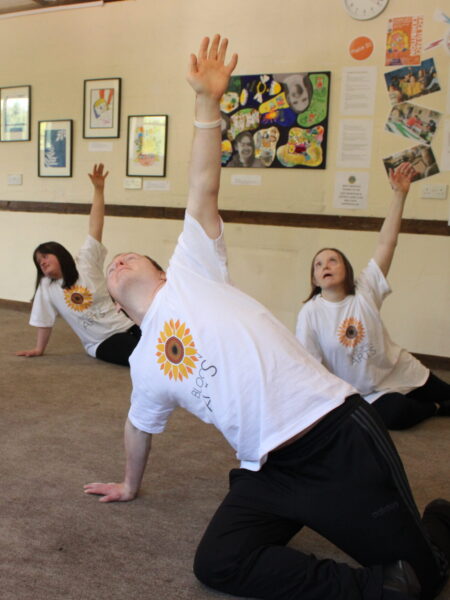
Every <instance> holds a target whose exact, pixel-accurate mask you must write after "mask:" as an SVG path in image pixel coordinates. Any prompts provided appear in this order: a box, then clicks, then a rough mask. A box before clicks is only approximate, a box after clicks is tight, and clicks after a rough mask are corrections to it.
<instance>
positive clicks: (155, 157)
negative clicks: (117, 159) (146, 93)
mask: <svg viewBox="0 0 450 600" xmlns="http://www.w3.org/2000/svg"><path fill="white" fill-rule="evenodd" d="M167 121H168V116H167V115H132V116H129V117H128V147H127V175H128V176H129V177H165V175H166V150H167Z"/></svg>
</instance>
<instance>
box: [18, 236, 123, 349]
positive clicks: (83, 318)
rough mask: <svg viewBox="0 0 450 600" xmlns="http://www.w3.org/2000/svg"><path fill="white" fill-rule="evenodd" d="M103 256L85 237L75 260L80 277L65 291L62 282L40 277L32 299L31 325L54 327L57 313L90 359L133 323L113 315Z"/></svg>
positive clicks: (99, 247) (98, 245) (97, 244)
mask: <svg viewBox="0 0 450 600" xmlns="http://www.w3.org/2000/svg"><path fill="white" fill-rule="evenodd" d="M105 256H106V248H105V247H104V246H103V244H101V243H100V242H98V241H97V240H96V239H95V238H93V237H91V236H90V235H88V236H87V238H86V241H85V242H84V244H83V246H82V247H81V249H80V252H79V254H78V256H77V258H76V259H75V263H76V266H77V270H78V274H79V278H78V279H77V281H76V282H75V283H74V285H73V286H72V287H71V288H69V289H68V290H65V289H63V288H62V287H61V284H62V279H59V280H57V281H55V280H53V281H52V280H51V279H50V278H49V277H43V278H42V279H41V282H40V284H39V287H38V289H37V291H36V295H35V297H34V300H33V307H32V309H31V316H30V325H33V326H34V327H53V325H54V323H55V319H56V316H57V314H58V313H59V314H60V315H61V316H62V317H63V319H64V320H65V321H67V323H68V324H69V325H70V327H71V328H72V329H73V330H74V331H75V333H76V334H77V335H78V337H79V338H80V340H81V343H82V344H83V346H84V348H85V350H86V352H87V353H88V354H89V355H90V356H93V357H95V353H96V350H97V347H98V346H99V345H100V344H101V343H102V342H103V341H105V340H106V339H108V338H109V337H111V336H112V335H114V334H116V333H122V332H124V331H127V330H128V329H130V327H132V326H133V322H132V321H131V320H130V319H128V317H126V316H125V315H124V314H123V313H118V312H116V309H115V307H114V304H113V302H112V300H111V296H110V295H109V292H108V290H107V288H106V280H105V276H104V274H103V263H104V261H105Z"/></svg>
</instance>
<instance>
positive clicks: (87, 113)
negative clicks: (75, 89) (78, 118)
mask: <svg viewBox="0 0 450 600" xmlns="http://www.w3.org/2000/svg"><path fill="white" fill-rule="evenodd" d="M120 91H121V79H120V78H115V79H86V80H85V82H84V107H83V137H84V138H118V137H119V135H120Z"/></svg>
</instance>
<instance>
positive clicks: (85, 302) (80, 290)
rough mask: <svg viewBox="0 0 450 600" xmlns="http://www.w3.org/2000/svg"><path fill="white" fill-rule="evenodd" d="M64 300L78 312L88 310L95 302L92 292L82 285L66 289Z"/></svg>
mask: <svg viewBox="0 0 450 600" xmlns="http://www.w3.org/2000/svg"><path fill="white" fill-rule="evenodd" d="M64 300H65V301H66V304H67V306H68V307H69V308H70V309H71V310H74V311H76V312H83V311H84V310H87V309H88V308H89V307H90V306H91V305H92V302H93V298H92V294H91V292H90V291H89V290H88V289H87V288H85V287H83V286H82V285H73V286H72V287H71V288H69V289H68V290H64Z"/></svg>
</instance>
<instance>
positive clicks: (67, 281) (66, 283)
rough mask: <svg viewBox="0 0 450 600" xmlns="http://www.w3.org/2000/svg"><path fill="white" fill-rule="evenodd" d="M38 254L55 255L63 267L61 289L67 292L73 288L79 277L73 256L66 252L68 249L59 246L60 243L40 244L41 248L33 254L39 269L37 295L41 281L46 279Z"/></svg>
mask: <svg viewBox="0 0 450 600" xmlns="http://www.w3.org/2000/svg"><path fill="white" fill-rule="evenodd" d="M38 252H39V254H53V255H54V256H56V258H57V259H58V261H59V264H60V266H61V272H62V276H63V282H62V286H61V287H63V288H64V289H66V290H67V289H69V288H71V287H72V286H73V284H74V283H75V282H76V280H77V279H78V277H79V275H78V270H77V267H76V264H75V260H74V259H73V256H72V255H71V254H70V252H69V251H68V250H66V248H64V246H62V245H61V244H58V242H44V243H43V244H39V246H38V247H37V248H36V249H35V251H34V252H33V262H34V264H35V266H36V269H37V276H36V287H35V293H36V290H37V289H38V287H39V284H40V282H41V279H42V278H43V277H45V276H44V273H43V272H42V271H41V267H40V266H39V263H38V261H37V254H38Z"/></svg>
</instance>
